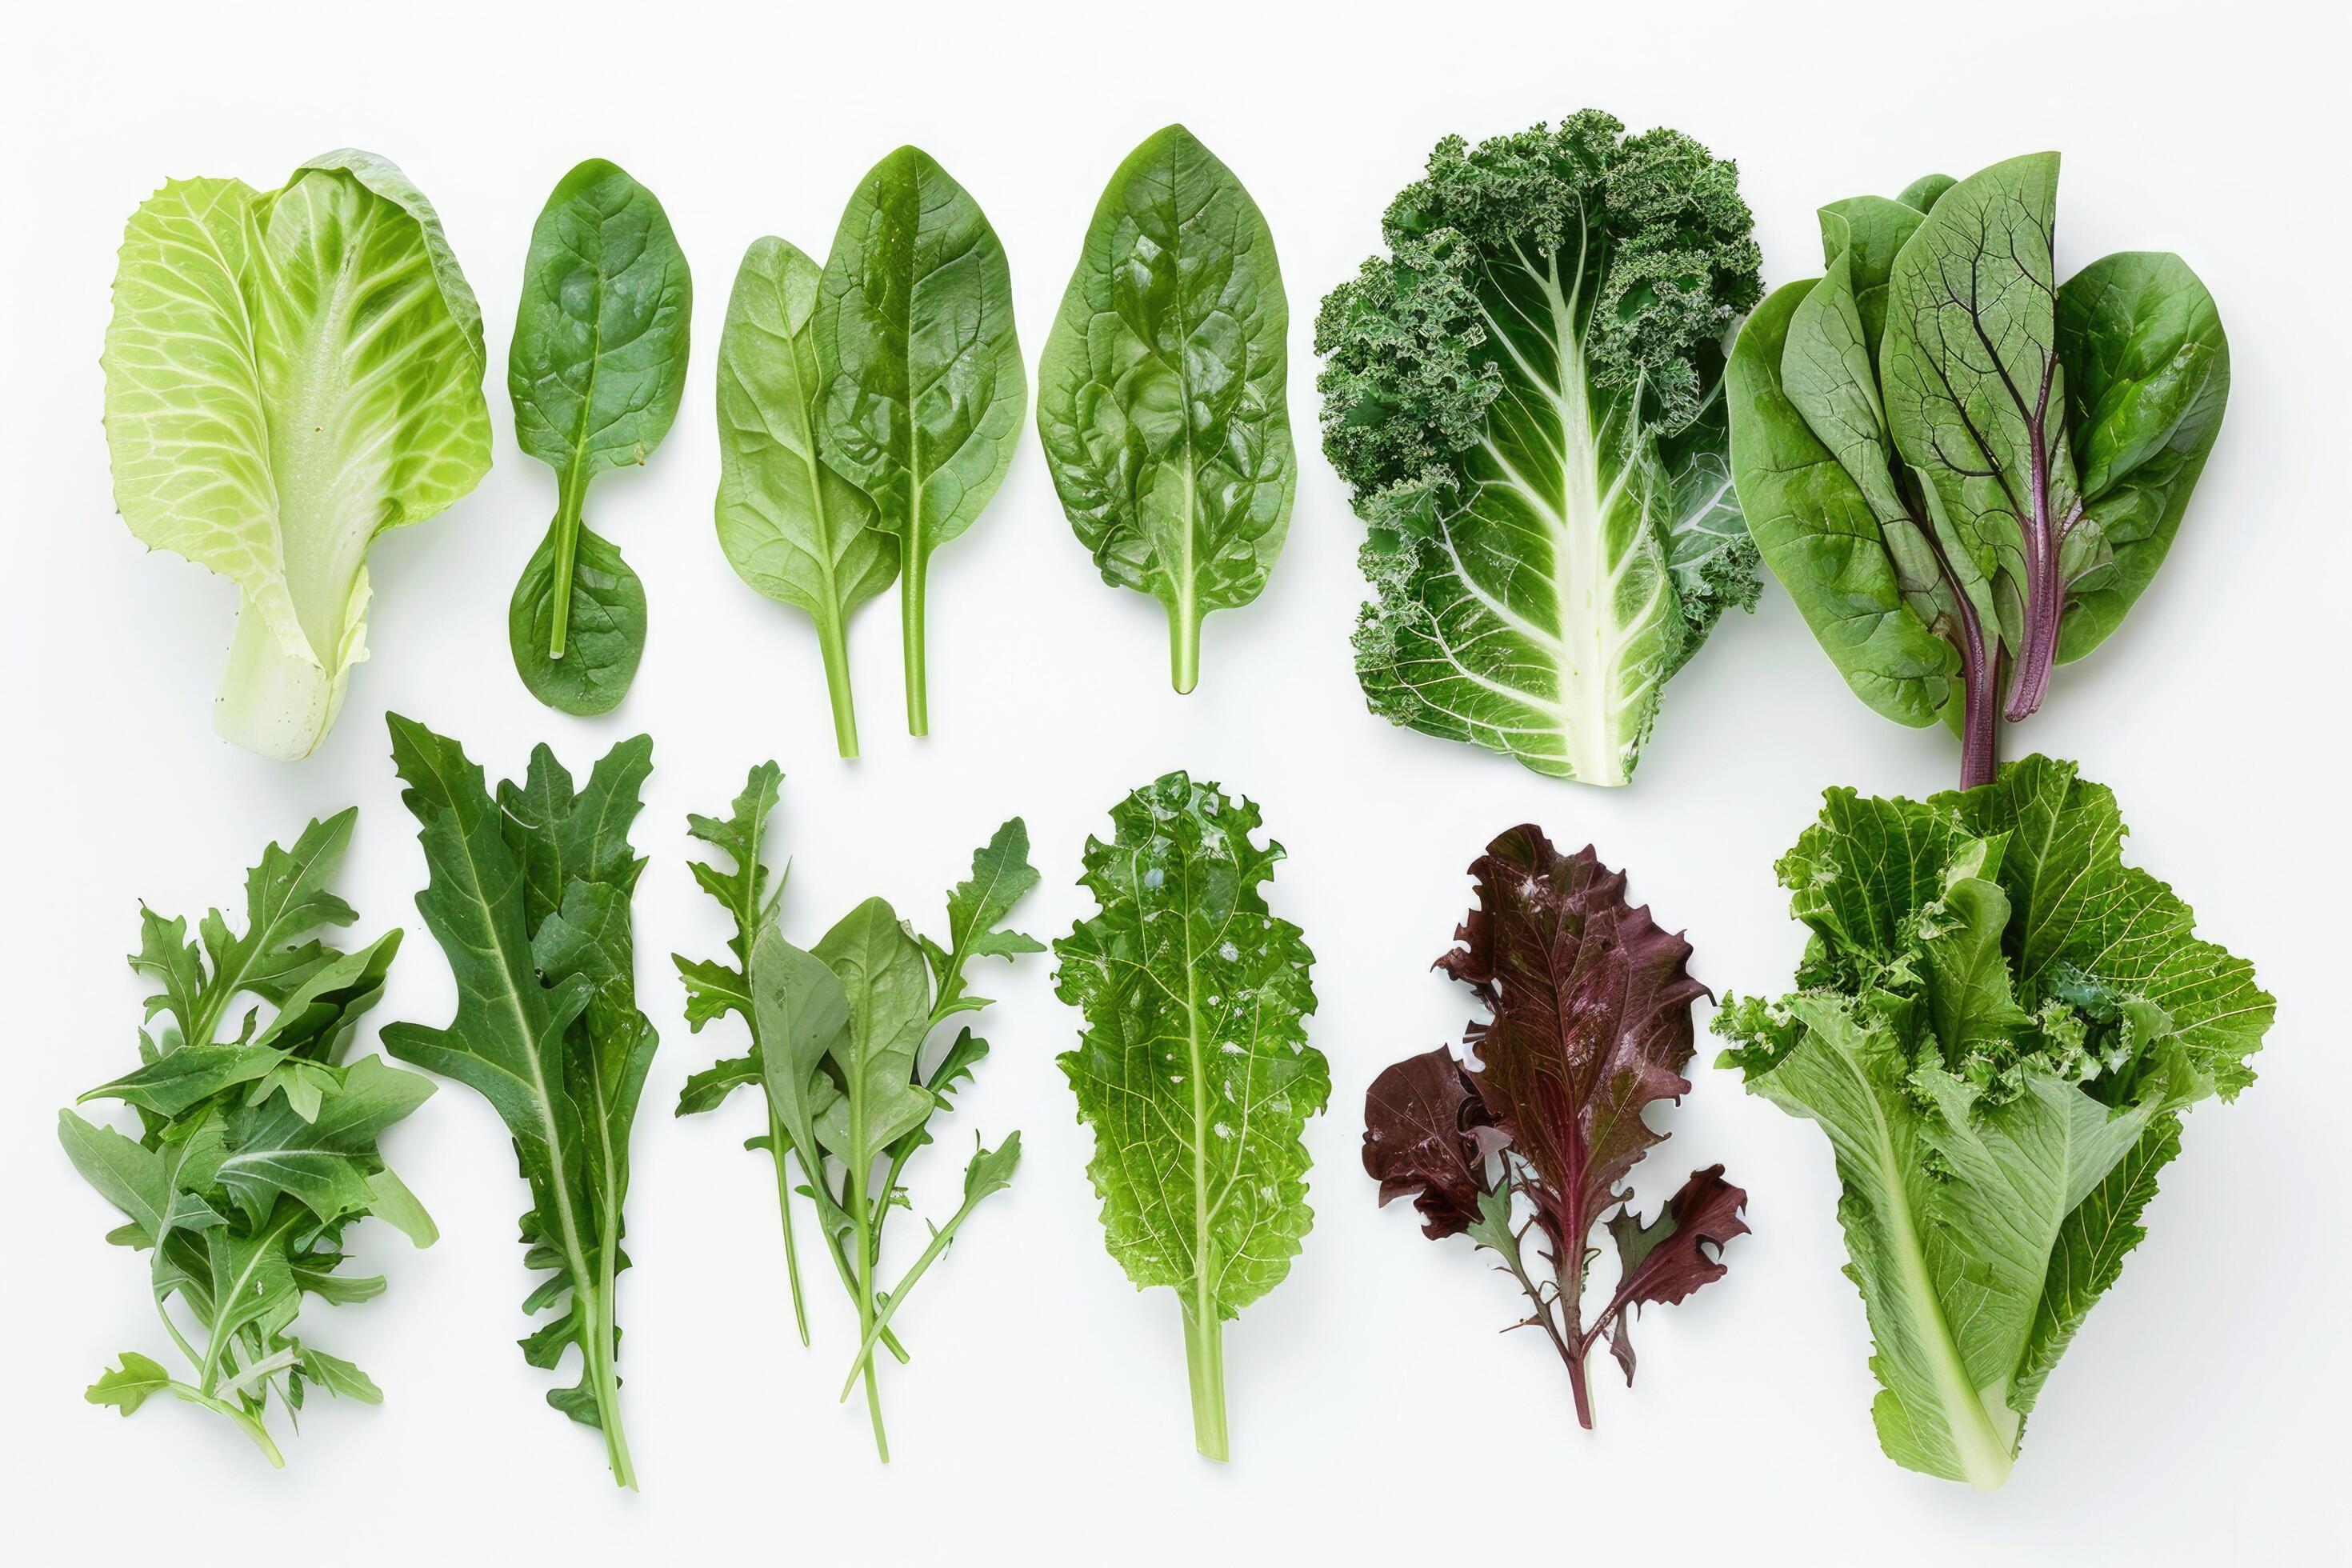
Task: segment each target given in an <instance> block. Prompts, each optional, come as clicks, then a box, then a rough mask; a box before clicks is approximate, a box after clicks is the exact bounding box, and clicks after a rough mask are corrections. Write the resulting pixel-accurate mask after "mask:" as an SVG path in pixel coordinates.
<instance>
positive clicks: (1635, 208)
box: [1316, 110, 1759, 784]
mask: <svg viewBox="0 0 2352 1568" xmlns="http://www.w3.org/2000/svg"><path fill="white" fill-rule="evenodd" d="M1753 228H1754V224H1753V219H1752V217H1751V216H1750V215H1749V213H1748V206H1747V204H1746V203H1745V202H1743V201H1742V200H1741V199H1740V197H1739V191H1738V174H1737V171H1736V170H1735V169H1734V168H1733V166H1732V165H1731V163H1728V162H1725V161H1722V160H1718V159H1716V158H1713V157H1711V156H1709V155H1708V153H1707V152H1706V149H1705V148H1703V147H1701V146H1700V145H1699V144H1698V143H1697V142H1694V141H1692V140H1691V139H1690V138H1689V137H1687V136H1685V135H1683V134H1681V133H1680V132H1673V131H1653V132H1646V133H1644V134H1643V135H1639V136H1633V137H1628V136H1626V135H1625V134H1624V127H1623V126H1622V124H1621V123H1620V122H1619V121H1616V120H1614V119H1612V118H1611V117H1610V116H1608V115H1606V114H1602V113H1600V112H1598V111H1595V110H1586V111H1584V112H1583V113H1580V114H1577V115H1574V116H1571V117H1570V119H1568V120H1566V121H1563V122H1561V124H1560V125H1559V127H1558V128H1557V129H1548V128H1546V127H1544V126H1538V127H1536V128H1535V129H1533V130H1531V131H1528V132H1521V133H1519V134H1517V135H1514V136H1504V137H1497V138H1496V139H1494V140H1492V141H1489V142H1483V143H1481V144H1480V145H1478V146H1477V147H1476V148H1475V149H1474V148H1470V147H1468V146H1467V145H1466V144H1465V142H1463V141H1462V139H1461V138H1459V137H1448V138H1447V139H1446V140H1445V141H1444V142H1440V143H1439V144H1438V146H1437V150H1436V151H1435V152H1434V153H1433V154H1432V155H1431V157H1430V161H1429V170H1428V174H1427V175H1426V177H1425V178H1424V179H1423V180H1422V181H1421V182H1420V183H1419V184H1414V185H1412V186H1410V187H1408V188H1407V189H1406V190H1405V191H1404V192H1403V194H1402V195H1399V196H1398V197H1397V199H1396V201H1395V202H1394V203H1393V204H1392V205H1391V207H1390V208H1389V212H1388V216H1387V219H1386V221H1385V223H1384V225H1383V231H1384V234H1385V237H1386V238H1387V241H1388V246H1389V254H1388V255H1387V256H1385V257H1377V258H1373V259H1372V260H1370V261H1368V262H1366V263H1365V265H1364V268H1363V269H1362V271H1361V272H1360V274H1359V275H1358V277H1357V278H1356V279H1353V280H1352V281H1350V282H1349V283H1346V284H1343V285H1341V286H1340V287H1339V289H1335V290H1333V291H1332V293H1331V294H1330V296H1329V297H1328V298H1327V299H1326V300H1324V302H1323V309H1322V312H1321V314H1320V315H1319V316H1318V318H1317V321H1316V347H1317V350H1318V352H1319V353H1322V354H1323V356H1324V362H1325V363H1324V369H1323V373H1322V375H1321V376H1320V378H1319V379H1318V383H1317V384H1318V386H1319V387H1320V388H1321V390H1322V393H1323V398H1324V407H1323V438H1324V449H1325V451H1326V452H1327V453H1328V455H1329V457H1330V458H1331V461H1332V464H1333V466H1334V467H1336V468H1338V469H1339V473H1340V476H1341V477H1342V478H1344V479H1347V481H1348V482H1349V485H1350V486H1352V487H1353V489H1354V491H1355V504H1356V510H1357V511H1358V513H1359V514H1360V516H1361V517H1362V518H1363V520H1364V521H1365V523H1366V525H1367V529H1368V532H1367V535H1366V540H1365V543H1364V546H1363V550H1362V553H1361V563H1362V565H1363V569H1364V573H1365V575H1366V576H1367V577H1368V578H1369V579H1370V581H1371V583H1372V584H1373V586H1374V588H1375V589H1376V590H1377V591H1378V597H1377V598H1376V599H1375V600H1374V602H1372V603H1371V604H1369V605H1366V606H1365V607H1364V611H1363V615H1362V616H1361V618H1360V622H1359V624H1358V627H1357V633H1356V668H1357V674H1358V677H1359V679H1360V681H1361V682H1362V685H1363V688H1364V692H1365V696H1366V697H1367V699H1368V700H1370V704H1371V707H1372V710H1373V711H1375V712H1377V713H1381V714H1382V715H1384V716H1386V717H1388V718H1389V719H1391V720H1393V721H1395V722H1397V723H1400V724H1404V725H1408V726H1410V727H1412V728H1413V729H1417V730H1422V731H1426V732H1428V733H1431V734H1435V735H1442V736H1445V737H1448V738H1451V739H1454V740H1462V741H1471V742H1476V743H1477V744H1480V745H1483V746H1486V747H1489V748H1491V749H1493V750H1496V751H1499V752H1504V753H1505V754H1507V755H1509V756H1514V757H1517V759H1519V761H1520V762H1522V763H1526V764H1527V765H1528V767H1531V768H1533V769H1535V770H1536V771H1537V772H1538V773H1551V774H1555V775H1558V776H1560V777H1565V778H1573V779H1580V780H1582V781H1584V782H1586V783H1590V784H1624V783H1626V782H1627V781H1628V780H1630V779H1631V777H1632V776H1633V765H1634V763H1635V762H1636V761H1637V760H1638V758H1639V756H1640V753H1641V749H1642V745H1643V742H1644V741H1645V740H1646V739H1647V737H1648V735H1649V732H1650V727H1651V725H1652V723H1653V722H1654V720H1655V718H1656V714H1657V708H1658V701H1659V696H1660V692H1661V690H1662V689H1663V688H1664V684H1665V682H1666V680H1667V679H1668V678H1669V677H1671V676H1672V675H1673V674H1674V673H1675V671H1676V670H1677V669H1679V668H1682V666H1683V664H1684V663H1685V661H1686V660H1688V659H1689V658H1690V657H1691V655H1692V654H1693V653H1694V652H1695V651H1696V648H1697V647H1698V645H1699V644H1700V642H1701V641H1703V640H1704V639H1705V637H1706V634H1707V633H1708V631H1709V630H1711V629H1712V628H1713V626H1714V625H1715V623H1716V621H1717V619H1718V618H1719V617H1720V616H1721V615H1722V613H1723V611H1724V610H1725V608H1727V606H1729V605H1739V606H1741V607H1743V608H1747V607H1752V606H1753V605H1754V603H1755V598H1756V594H1757V590H1758V579H1757V575H1756V557H1755V549H1754V546H1753V545H1752V544H1751V543H1750V542H1748V539H1747V536H1746V529H1745V527H1744V525H1743V524H1742V523H1741V521H1740V513H1739V506H1738V496H1737V493H1736V489H1735V487H1734V486H1733V484H1732V482H1731V472H1730V468H1729V461H1728V446H1729V436H1728V432H1727V425H1726V422H1725V415H1724V410H1723V408H1722V405H1721V382H1722V376H1723V365H1724V347H1725V344H1726V342H1727V341H1728V339H1729V337H1730V334H1731V331H1732V329H1733V328H1734V326H1736V325H1737V323H1738V320H1739V317H1740V315H1741V313H1742V312H1743V311H1745V310H1747V309H1748V307H1749V306H1751V305H1753V304H1754V303H1755V302H1756V300H1757V297H1758V294H1759V281H1758V267H1759V258H1758V252H1757V248H1756V243H1755V240H1754V238H1753Z"/></svg>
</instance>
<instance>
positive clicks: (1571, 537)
mask: <svg viewBox="0 0 2352 1568" xmlns="http://www.w3.org/2000/svg"><path fill="white" fill-rule="evenodd" d="M1582 276H1583V273H1582V269H1581V268H1579V271H1578V278H1579V279H1580V280H1581V279H1582ZM1536 278H1537V281H1538V283H1539V284H1540V285H1541V286H1542V289H1543V291H1544V298H1545V299H1546V300H1549V302H1550V304H1551V311H1552V328H1553V331H1552V337H1553V340H1554V341H1555V342H1557V343H1558V344H1559V361H1558V363H1557V364H1556V366H1555V367H1554V380H1555V383H1556V384H1557V386H1558V388H1559V390H1558V391H1557V392H1555V393H1554V394H1553V395H1552V406H1553V408H1554V409H1555V411H1556V412H1557V414H1558V416H1559V435H1560V441H1559V449H1560V469H1561V476H1560V477H1561V483H1560V499H1561V505H1562V507H1563V509H1564V515H1563V516H1562V518H1561V520H1560V521H1561V527H1560V529H1559V534H1558V537H1557V538H1556V539H1555V541H1554V544H1553V549H1552V596H1553V599H1554V601H1555V602H1556V603H1557V604H1558V605H1559V611H1560V613H1559V655H1558V659H1557V663H1558V666H1559V679H1560V708H1561V721H1560V750H1561V756H1562V759H1563V760H1564V761H1565V762H1566V763H1567V764H1568V767H1569V770H1570V772H1571V773H1574V774H1575V776H1576V777H1578V778H1580V779H1583V780H1586V781H1588V782H1590V783H1593V784H1622V783H1623V782H1624V779H1625V773H1624V757H1623V755H1622V752H1621V751H1620V749H1619V748H1617V747H1615V746H1613V745H1612V744H1611V742H1610V734H1611V730H1612V725H1611V723H1610V706H1611V705H1610V689H1611V688H1612V686H1613V685H1614V684H1615V676H1616V671H1617V654H1618V652H1619V649H1618V648H1617V647H1613V646H1612V643H1611V641H1610V638H1609V634H1608V622H1607V618H1606V617H1604V616H1602V615H1601V595H1602V594H1603V593H1604V592H1607V591H1609V590H1611V589H1612V588H1613V586H1614V584H1615V578H1614V576H1613V575H1612V573H1611V572H1610V571H1609V569H1608V566H1607V564H1606V563H1604V562H1603V561H1602V559H1601V531H1602V529H1603V527H1604V526H1605V523H1606V518H1607V500H1608V499H1609V498H1604V497H1603V496H1602V495H1601V461H1600V454H1599V452H1598V451H1597V450H1596V449H1595V447H1594V445H1593V440H1592V408H1591V397H1590V388H1589V387H1588V386H1587V385H1586V384H1585V376H1584V354H1583V348H1582V345H1581V342H1580V340H1579V338H1578V335H1577V329H1576V305H1577V302H1576V301H1575V300H1571V299H1570V298H1569V297H1568V296H1567V295H1566V294H1565V293H1563V292H1562V291H1561V289H1560V286H1559V257H1558V255H1557V254H1555V255H1554V256H1553V257H1552V258H1551V261H1550V265H1549V268H1548V269H1547V270H1546V271H1545V272H1543V273H1540V274H1536Z"/></svg>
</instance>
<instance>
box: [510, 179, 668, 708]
mask: <svg viewBox="0 0 2352 1568" xmlns="http://www.w3.org/2000/svg"><path fill="white" fill-rule="evenodd" d="M692 312H693V285H692V282H691V280H690V279H688V274H687V267H686V256H685V253H684V252H682V251H681V250H679V249H678V247H677V238H676V237H674V236H673V235H672V234H671V233H670V226H669V217H668V215H667V214H666V213H664V212H663V211H662V205H661V203H660V202H659V201H657V200H656V199H655V197H654V194H653V193H652V192H651V191H649V190H647V189H646V187H645V186H643V185H641V184H637V182H636V181H635V180H633V179H631V178H630V177H629V176H628V174H626V173H625V171H624V170H622V169H621V168H620V167H619V166H618V165H616V164H613V163H606V162H605V161H604V160H603V159H601V158H592V159H590V160H588V162H586V163H582V164H581V165H580V166H579V167H577V168H575V169H573V170H572V172H571V173H570V174H566V175H565V176H564V177H563V179H562V183H561V184H558V185H557V186H556V187H555V191H554V194H553V195H550V196H549V197H548V199H547V205H546V207H545V208H544V209H543V210H542V211H541V213H540V215H539V222H538V223H537V224H535V225H533V226H532V228H531V233H530V258H529V259H528V260H527V261H526V262H525V263H524V269H523V291H522V304H521V306H520V308H519V310H517V312H516V316H515V334H514V343H513V348H512V352H511V353H509V356H508V360H507V384H508V388H509V391H510V392H511V394H512V395H513V397H514V411H515V439H516V440H517V441H518V442H519V443H520V445H521V447H522V449H523V450H524V451H526V452H528V453H530V455H531V456H532V457H534V458H538V459H539V460H540V461H541V462H542V463H545V464H547V465H548V466H549V467H550V468H553V469H554V470H555V475H556V479H557V482H558V485H559V487H560V498H559V500H558V503H557V506H556V511H555V519H554V521H552V522H551V523H550V524H549V525H548V530H547V538H546V540H545V541H544V542H541V545H540V547H539V549H538V551H537V552H534V553H533V554H532V556H531V558H530V564H529V565H527V566H525V567H524V568H523V574H522V580H521V581H520V583H518V584H516V585H515V593H514V600H513V603H512V604H511V605H510V606H509V609H508V611H507V640H508V642H509V645H510V646H511V647H512V649H513V652H514V660H515V668H516V670H517V671H518V672H519V673H520V675H521V676H522V679H523V684H524V685H526V686H528V687H529V688H530V692H531V695H532V696H534V697H536V698H538V699H539V700H541V702H544V703H546V704H547V705H548V706H549V707H551V708H557V709H561V710H562V711H564V712H566V713H577V714H594V713H608V712H610V711H612V710H613V709H614V708H615V707H617V706H619V704H620V701H621V699H622V697H623V696H624V695H625V694H626V693H627V691H628V689H629V682H630V681H631V680H632V679H635V675H636V672H637V660H638V659H639V658H640V657H642V656H643V654H644V653H645V646H646V592H645V585H644V584H642V583H641V582H639V581H638V579H637V574H635V572H633V571H631V570H630V568H629V566H628V563H626V562H625V561H623V560H622V559H621V552H620V551H619V550H617V549H615V548H614V546H613V545H612V544H611V543H610V542H607V541H606V540H604V539H603V538H602V537H600V536H599V535H597V534H596V533H594V532H593V531H591V530H590V529H589V528H588V527H587V525H586V524H585V523H584V522H583V521H581V518H582V511H583V505H584V503H585V500H586V498H587V492H588V481H589V480H590V479H593V478H594V477H595V476H596V475H597V474H598V473H601V472H603V471H604V469H606V468H621V467H625V466H630V465H635V464H640V463H643V462H644V461H645V460H646V458H647V457H648V456H650V455H651V454H652V452H653V449H654V448H655V447H658V446H660V445H661V441H662V437H664V436H667V434H668V433H669V426H670V422H671V421H672V420H673V419H675V418H676V417H677V405H678V397H679V395H680V394H681V392H683V390H684V388H685V385H686V358H687V326H688V318H689V317H690V316H691V314H692Z"/></svg>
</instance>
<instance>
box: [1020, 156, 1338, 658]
mask: <svg viewBox="0 0 2352 1568" xmlns="http://www.w3.org/2000/svg"><path fill="white" fill-rule="evenodd" d="M1289 330H1290V306H1289V302H1288V300H1286V298H1285V296H1284V294H1283V291H1282V268H1281V266H1280V264H1279V263H1278V262H1277V261H1276V259H1275V253H1274V235H1273V233H1272V231H1270V230H1269V229H1268V228H1267V227H1266V225H1265V215H1264V214H1263V213H1261V212H1259V211H1258V207H1257V204H1256V203H1255V202H1254V201H1252V200H1251V199H1250V194H1249V192H1248V191H1246V190H1244V189H1243V187H1242V183H1241V182H1240V181H1239V180H1237V179H1235V178H1234V173H1233V171H1232V170H1230V169H1228V168H1226V167H1225V165H1224V164H1223V163H1220V162H1219V161H1218V159H1217V157H1216V154H1214V153H1211V152H1210V151H1209V150H1208V149H1207V148H1206V147H1203V146H1202V145H1201V143H1200V142H1199V140H1198V139H1196V138H1195V137H1194V136H1193V135H1192V132H1189V131H1187V130H1185V129H1184V127H1182V126H1181V125H1171V126H1169V127H1168V128H1167V129H1165V130H1163V131H1160V132H1157V133H1156V134H1154V135H1153V136H1151V137H1150V138H1149V139H1148V140H1146V141H1145V142H1144V143H1143V144H1142V145H1141V146H1139V147H1138V148H1137V149H1136V150H1135V151H1134V152H1132V153H1129V154H1128V156H1127V160H1126V162H1124V163H1120V164H1119V166H1118V172H1117V173H1115V174H1112V175H1111V179H1110V184H1109V185H1108V187H1107V188H1106V189H1105V190H1104V192H1103V195H1102V201H1101V203H1100V204H1099V205H1097V206H1096V208H1095V216H1094V221H1093V222H1092V223H1091V224H1090V225H1089V226H1087V239H1086V247H1085V248H1084V249H1083V250H1082V251H1081V252H1080V253H1079V256H1078V266H1077V270H1076V272H1075V273H1074V274H1073V275H1072V276H1071V279H1070V287H1069V291H1068V292H1067V293H1066V294H1065V295H1064V296H1063V300H1062V310H1061V314H1060V315H1059V316H1058V317H1056V318H1055V321H1054V330H1053V332H1052V334H1051V335H1050V336H1048V337H1047V339H1046V340H1045V359H1044V362H1043V363H1041V364H1040V365H1039V366H1038V371H1037V380H1038V383H1039V385H1038V395H1037V434H1038V436H1039V437H1040V438H1041V439H1042V441H1043V442H1044V444H1045V459H1046V462H1047V463H1048V464H1049V465H1050V466H1051V467H1052V468H1053V470H1054V488H1055V489H1056V490H1057V491H1058V492H1059V493H1060V495H1061V498H1062V510H1064V511H1066V512H1067V513H1068V514H1069V518H1070V525H1071V527H1073V528H1074V529H1076V531H1077V535H1078V540H1079V542H1081V543H1083V544H1084V545H1085V546H1086V547H1087V550H1089V551H1090V552H1093V554H1094V558H1095V565H1096V567H1097V569H1098V570H1099V571H1100V572H1101V573H1102V577H1103V581H1104V582H1106V583H1108V584H1112V585H1113V586H1115V587H1126V588H1133V589H1136V590H1138V591H1139V592H1141V593H1146V594H1150V595H1152V596H1153V597H1155V598H1157V599H1158V600H1159V601H1160V604H1161V605H1163V606H1165V607H1166V609H1167V611H1168V646H1169V650H1170V658H1171V678H1172V679H1173V681H1174V684H1175V687H1176V689H1177V690H1179V691H1190V690H1192V687H1193V684H1194V683H1195V682H1196V681H1197V680H1198V679H1200V673H1201V622H1202V617H1204V616H1207V615H1208V613H1209V612H1210V611H1212V610H1223V609H1233V608H1237V607H1239V606H1241V605H1246V604H1248V603H1249V602H1250V601H1251V600H1253V599H1255V598H1256V597H1257V595H1258V594H1259V593H1260V592H1261V591H1262V590H1263V589H1264V588H1265V580H1266V575H1267V574H1268V573H1270V572H1272V571H1273V570H1274V563H1275V558H1276V556H1277V555H1278V554H1280V553H1281V551H1282V542H1283V535H1284V534H1285V532H1286V531H1287V530H1288V528H1289V526H1290V502H1291V497H1292V494H1293V492H1294V491H1295V490H1296V489H1297V483H1298V463H1297V454H1296V453H1295V452H1294V451H1293V449H1292V447H1291V441H1290V409H1289V404H1288V401H1287V386H1288V381H1289V368H1290V361H1289V352H1288V347H1287V338H1288V334H1289Z"/></svg>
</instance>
